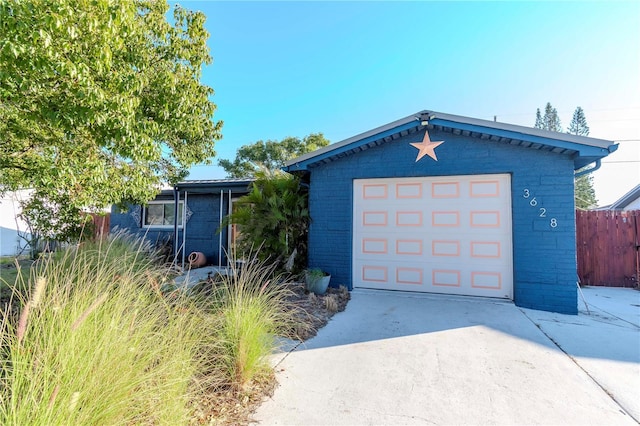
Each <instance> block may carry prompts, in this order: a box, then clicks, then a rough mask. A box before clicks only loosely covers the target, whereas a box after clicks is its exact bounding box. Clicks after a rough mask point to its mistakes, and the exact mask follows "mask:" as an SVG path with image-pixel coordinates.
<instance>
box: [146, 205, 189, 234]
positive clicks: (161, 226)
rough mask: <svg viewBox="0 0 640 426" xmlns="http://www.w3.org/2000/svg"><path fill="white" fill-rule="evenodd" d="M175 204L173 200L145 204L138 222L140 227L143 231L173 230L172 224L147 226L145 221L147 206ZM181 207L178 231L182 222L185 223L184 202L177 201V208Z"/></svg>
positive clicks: (182, 225) (181, 226)
mask: <svg viewBox="0 0 640 426" xmlns="http://www.w3.org/2000/svg"><path fill="white" fill-rule="evenodd" d="M174 203H175V201H174V200H153V201H149V202H148V203H147V205H144V206H142V218H141V219H140V222H141V224H142V227H143V228H145V229H163V230H164V229H173V223H172V224H170V225H147V224H146V223H145V221H146V219H147V206H148V205H150V204H171V205H173V204H174ZM180 205H182V215H181V216H180V219H181V220H182V224H178V229H182V228H183V227H184V222H185V217H184V216H185V215H184V211H185V202H184V201H183V200H179V201H178V206H180Z"/></svg>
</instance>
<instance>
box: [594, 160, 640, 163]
mask: <svg viewBox="0 0 640 426" xmlns="http://www.w3.org/2000/svg"><path fill="white" fill-rule="evenodd" d="M602 162H603V163H640V160H619V161H602Z"/></svg>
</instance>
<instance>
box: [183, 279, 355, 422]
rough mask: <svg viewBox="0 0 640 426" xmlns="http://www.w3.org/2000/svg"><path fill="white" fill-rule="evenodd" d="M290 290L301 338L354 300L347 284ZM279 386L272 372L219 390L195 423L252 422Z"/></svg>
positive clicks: (204, 403) (300, 285) (298, 285)
mask: <svg viewBox="0 0 640 426" xmlns="http://www.w3.org/2000/svg"><path fill="white" fill-rule="evenodd" d="M289 290H290V295H289V296H288V298H287V301H288V302H289V303H290V306H289V309H291V310H292V312H293V315H294V316H295V318H296V319H297V321H295V322H296V329H295V330H291V335H292V336H296V338H297V339H298V340H301V341H305V340H308V339H310V338H312V337H313V336H315V335H316V334H317V332H318V330H320V329H321V328H322V327H324V326H325V325H327V323H328V322H329V320H330V319H331V317H332V316H333V315H335V314H336V313H338V312H342V311H344V310H345V308H346V307H347V303H348V302H349V299H351V293H349V291H348V290H347V288H346V287H344V286H341V287H340V288H339V289H338V288H332V287H329V288H328V289H327V292H326V293H325V294H323V295H316V294H313V293H309V292H307V290H306V288H305V285H304V283H292V284H289ZM276 386H277V382H276V378H275V374H274V372H273V371H271V372H269V374H267V375H266V376H264V377H261V378H259V379H258V380H256V381H255V382H253V383H251V384H249V385H248V386H247V387H246V388H245V389H243V390H240V391H239V390H232V389H230V390H227V391H223V392H217V393H216V394H215V395H211V397H210V398H207V400H206V401H202V402H201V403H200V404H198V408H197V409H196V414H195V417H194V419H193V423H192V424H212V425H225V426H227V425H246V424H249V423H250V421H251V415H252V414H253V413H254V412H255V410H256V409H257V408H258V407H259V406H260V404H262V402H263V401H264V399H265V398H267V397H270V396H272V395H273V391H274V390H275V388H276Z"/></svg>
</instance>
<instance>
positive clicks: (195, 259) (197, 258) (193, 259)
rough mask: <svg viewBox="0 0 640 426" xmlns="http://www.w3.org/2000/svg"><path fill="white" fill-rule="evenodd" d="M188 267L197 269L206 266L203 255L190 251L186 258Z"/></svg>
mask: <svg viewBox="0 0 640 426" xmlns="http://www.w3.org/2000/svg"><path fill="white" fill-rule="evenodd" d="M188 260H189V267H191V268H199V267H201V266H204V265H206V264H207V258H206V256H205V255H204V253H202V252H200V251H192V252H191V254H190V255H189V257H188Z"/></svg>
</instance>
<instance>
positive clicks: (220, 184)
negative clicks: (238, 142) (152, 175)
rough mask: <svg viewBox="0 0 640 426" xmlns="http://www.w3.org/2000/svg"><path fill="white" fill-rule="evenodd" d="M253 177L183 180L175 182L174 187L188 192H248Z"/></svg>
mask: <svg viewBox="0 0 640 426" xmlns="http://www.w3.org/2000/svg"><path fill="white" fill-rule="evenodd" d="M254 180H255V179H253V178H248V177H247V178H229V179H201V180H185V181H182V182H178V183H177V184H175V186H174V188H175V189H177V190H178V191H187V192H188V193H199V194H217V193H220V191H223V192H228V191H231V192H232V193H236V194H237V193H245V194H246V193H248V192H249V185H250V184H251V182H253V181H254Z"/></svg>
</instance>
